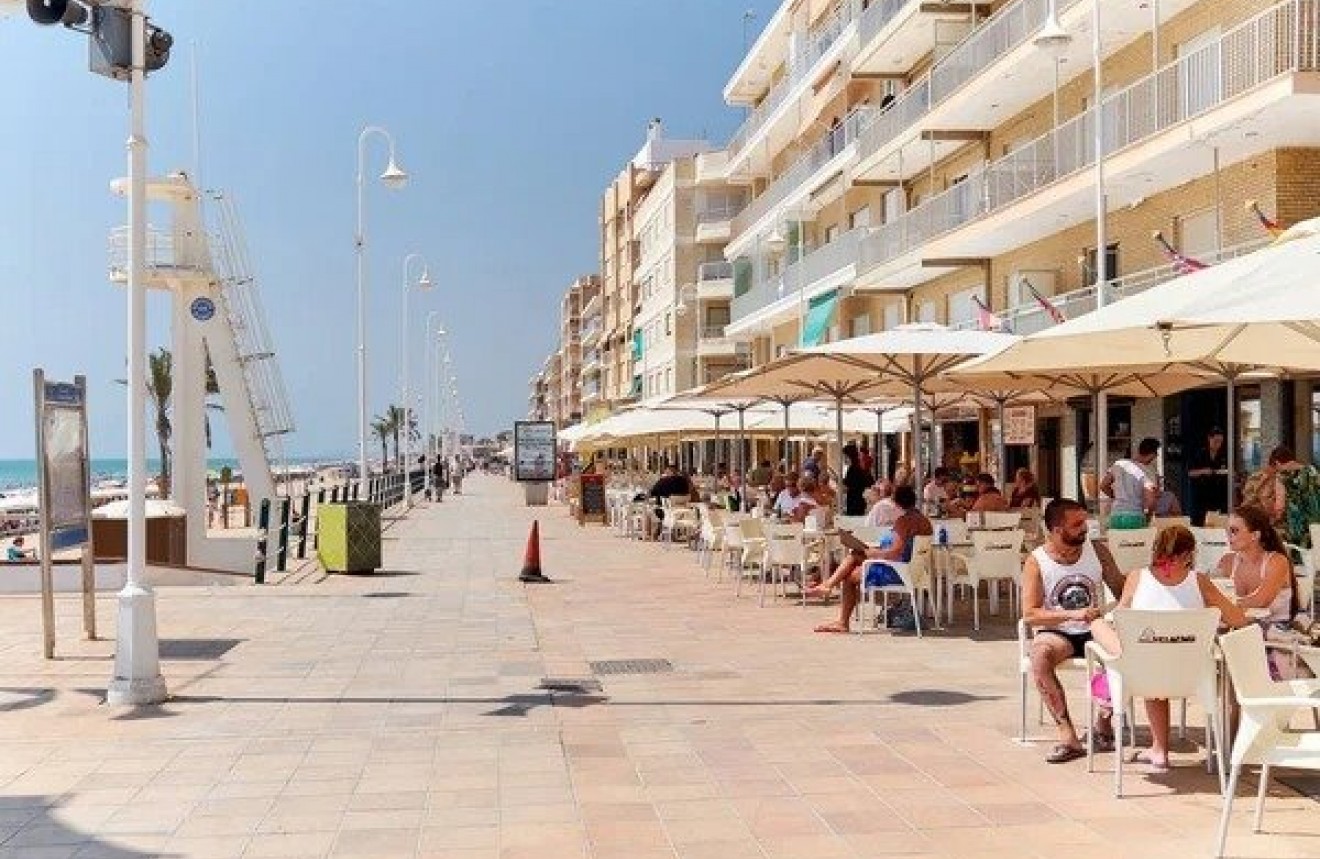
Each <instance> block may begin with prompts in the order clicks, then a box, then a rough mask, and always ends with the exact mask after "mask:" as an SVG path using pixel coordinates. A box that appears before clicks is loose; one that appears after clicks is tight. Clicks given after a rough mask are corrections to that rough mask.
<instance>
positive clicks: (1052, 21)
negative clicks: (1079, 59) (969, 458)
mask: <svg viewBox="0 0 1320 859" xmlns="http://www.w3.org/2000/svg"><path fill="white" fill-rule="evenodd" d="M1034 41H1035V44H1036V47H1038V48H1041V49H1043V50H1046V51H1050V52H1051V53H1052V54H1053V55H1054V56H1055V64H1056V68H1057V63H1058V56H1059V55H1060V54H1062V53H1063V52H1064V51H1065V50H1067V48H1068V45H1069V43H1070V42H1071V41H1072V36H1071V35H1070V34H1069V33H1068V32H1067V31H1066V30H1064V29H1063V27H1062V25H1060V24H1059V17H1058V12H1057V9H1056V6H1055V3H1054V0H1051V2H1050V10H1049V16H1048V17H1047V18H1046V20H1045V24H1044V25H1043V26H1042V27H1041V29H1040V32H1039V33H1037V34H1036V38H1035V40H1034ZM1103 54H1104V46H1103V44H1102V43H1101V39H1100V0H1091V87H1092V89H1091V107H1092V110H1094V112H1095V116H1094V118H1093V122H1092V125H1093V131H1094V133H1095V139H1094V143H1093V145H1094V147H1095V164H1094V177H1095V178H1094V184H1095V306H1096V307H1097V308H1100V307H1104V306H1105V304H1106V302H1107V296H1106V295H1105V286H1106V284H1107V283H1108V281H1109V276H1110V271H1109V238H1108V233H1107V229H1106V224H1105V215H1106V211H1105V210H1106V208H1107V199H1106V194H1105V114H1104V78H1103V74H1102V69H1101V65H1100V64H1101V61H1102V60H1103V58H1104V57H1103ZM1054 133H1055V134H1056V135H1057V134H1058V125H1057V123H1056V125H1055V129H1054ZM1056 166H1057V165H1056ZM1095 436H1096V437H1095V479H1096V486H1097V487H1098V486H1099V484H1100V479H1101V475H1102V471H1103V469H1104V468H1105V467H1106V463H1107V462H1108V461H1109V397H1108V395H1107V394H1105V392H1104V391H1100V392H1098V393H1096V395H1095ZM1096 512H1097V513H1099V512H1100V499H1099V497H1097V498H1096ZM1103 525H1104V523H1103V522H1102V523H1101V526H1102V527H1103Z"/></svg>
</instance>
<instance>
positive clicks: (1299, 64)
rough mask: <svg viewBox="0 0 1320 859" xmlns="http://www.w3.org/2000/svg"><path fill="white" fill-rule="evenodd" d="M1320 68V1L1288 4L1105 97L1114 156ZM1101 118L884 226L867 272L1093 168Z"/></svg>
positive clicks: (1044, 141)
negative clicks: (1279, 80) (1275, 82)
mask: <svg viewBox="0 0 1320 859" xmlns="http://www.w3.org/2000/svg"><path fill="white" fill-rule="evenodd" d="M1317 69H1320V0H1286V2H1284V3H1281V4H1279V5H1277V6H1275V7H1273V8H1271V9H1268V10H1266V11H1265V12H1262V13H1261V14H1259V15H1257V16H1256V17H1254V18H1251V19H1250V20H1248V21H1246V22H1244V23H1243V24H1241V25H1239V26H1238V27H1235V28H1234V29H1232V30H1230V31H1228V32H1227V33H1225V34H1224V35H1223V36H1221V37H1220V39H1219V40H1218V41H1217V42H1213V43H1211V44H1209V45H1206V46H1205V47H1203V48H1201V49H1200V50H1198V51H1195V52H1193V53H1191V54H1188V55H1187V56H1184V57H1181V58H1179V59H1178V60H1176V61H1175V62H1173V63H1170V64H1169V65H1167V66H1165V67H1164V68H1162V69H1160V70H1158V71H1157V72H1155V73H1153V74H1150V75H1147V76H1146V77H1144V78H1141V79H1140V80H1138V81H1136V82H1135V83H1133V84H1131V85H1129V86H1127V87H1126V88H1124V89H1122V90H1120V91H1118V92H1116V93H1114V94H1112V95H1110V96H1109V97H1107V98H1106V99H1104V101H1103V102H1102V103H1101V105H1100V109H1101V110H1103V111H1104V138H1105V141H1104V150H1105V156H1106V157H1109V156H1111V155H1113V154H1114V153H1116V152H1119V151H1121V150H1123V149H1125V148H1127V147H1129V146H1134V145H1136V144H1139V143H1142V142H1144V141H1146V140H1148V139H1149V138H1151V137H1154V136H1155V135H1157V134H1160V133H1162V132H1164V131H1166V130H1168V129H1170V128H1172V127H1173V126H1175V125H1177V124H1179V123H1182V122H1185V121H1186V120H1188V119H1192V118H1194V117H1196V116H1198V115H1201V114H1203V113H1206V112H1208V111H1210V110H1212V109H1214V108H1217V107H1219V106H1220V105H1222V104H1224V103H1225V102H1227V101H1229V100H1231V99H1233V98H1236V97H1238V96H1240V95H1242V94H1244V93H1246V92H1247V91H1248V90H1251V89H1253V88H1254V87H1257V86H1259V85H1261V84H1263V83H1265V82H1267V81H1269V80H1271V79H1273V78H1276V77H1278V76H1279V75H1282V74H1287V73H1290V72H1297V71H1313V70H1317ZM1094 117H1095V110H1094V109H1092V110H1089V111H1087V112H1086V113H1083V114H1079V115H1078V116H1076V117H1073V118H1072V119H1070V120H1068V121H1067V122H1065V123H1063V124H1062V125H1060V126H1058V127H1057V128H1054V129H1052V130H1051V131H1049V132H1047V133H1045V134H1044V135H1042V136H1041V137H1039V138H1037V139H1035V140H1033V141H1031V142H1030V143H1027V144H1024V145H1023V146H1021V147H1019V148H1018V149H1016V150H1014V151H1012V152H1010V153H1009V154H1008V155H1006V156H1004V157H1003V158H1000V159H999V160H997V161H994V162H992V163H990V164H989V165H987V166H985V167H984V168H982V169H981V170H979V171H977V172H976V173H973V174H972V175H971V176H969V177H968V178H967V180H966V181H964V182H960V183H959V184H957V185H955V186H953V187H952V188H950V189H948V190H947V191H945V192H943V193H942V194H939V195H936V196H934V197H932V198H930V199H929V200H927V201H926V202H924V203H923V204H921V205H920V206H918V207H917V208H915V209H913V210H911V211H910V212H907V213H906V214H904V215H902V216H901V217H899V218H896V219H895V220H894V221H891V222H890V223H887V224H885V225H884V226H882V227H880V228H878V229H877V230H875V231H874V233H873V234H872V235H871V237H869V238H868V239H867V240H866V242H865V243H864V246H863V253H862V257H863V258H862V267H863V270H869V269H870V268H873V267H875V266H877V265H882V264H884V263H886V262H889V261H890V260H893V259H896V258H898V257H900V256H902V255H903V254H905V253H908V252H910V251H912V250H914V249H916V248H917V247H918V246H920V245H921V244H923V243H925V242H927V241H929V240H930V239H932V238H934V237H936V236H939V235H942V234H944V233H947V232H950V231H952V230H955V229H957V228H959V227H961V226H964V225H966V224H969V223H972V222H974V221H976V220H978V219H980V218H982V217H985V216H986V215H989V214H992V213H994V212H997V211H1000V210H1002V209H1004V208H1006V207H1008V206H1010V205H1012V204H1013V203H1016V202H1017V201H1019V200H1021V199H1022V198H1024V197H1026V196H1028V195H1030V194H1033V193H1035V192H1037V191H1039V190H1041V189H1043V188H1046V187H1048V186H1049V185H1052V184H1054V183H1055V182H1058V181H1061V180H1063V179H1067V178H1069V177H1071V176H1075V175H1077V174H1078V173H1080V172H1081V171H1083V170H1085V169H1087V168H1089V167H1091V166H1093V165H1094V164H1095V142H1094V139H1095V131H1094V122H1095V119H1094Z"/></svg>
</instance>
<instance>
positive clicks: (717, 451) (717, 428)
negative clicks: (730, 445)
mask: <svg viewBox="0 0 1320 859" xmlns="http://www.w3.org/2000/svg"><path fill="white" fill-rule="evenodd" d="M703 450H704V446H703ZM723 461H724V460H722V459H720V414H719V413H718V412H716V413H715V467H716V468H719V465H720V463H721V462H723Z"/></svg>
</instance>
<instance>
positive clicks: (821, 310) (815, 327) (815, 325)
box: [799, 289, 839, 346]
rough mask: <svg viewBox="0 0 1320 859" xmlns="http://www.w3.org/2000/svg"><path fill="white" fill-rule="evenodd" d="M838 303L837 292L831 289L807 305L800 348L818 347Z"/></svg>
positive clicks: (822, 340) (822, 341) (827, 329)
mask: <svg viewBox="0 0 1320 859" xmlns="http://www.w3.org/2000/svg"><path fill="white" fill-rule="evenodd" d="M838 303H839V290H837V289H833V290H830V291H829V292H826V293H824V294H822V295H818V296H816V297H815V298H813V299H811V302H810V303H809V304H808V305H807V318H806V320H805V321H804V322H803V323H802V343H801V344H799V345H801V346H819V345H820V344H821V343H824V342H825V334H826V333H827V332H828V331H829V330H830V323H831V322H833V321H834V308H835V306H836V305H837V304H838Z"/></svg>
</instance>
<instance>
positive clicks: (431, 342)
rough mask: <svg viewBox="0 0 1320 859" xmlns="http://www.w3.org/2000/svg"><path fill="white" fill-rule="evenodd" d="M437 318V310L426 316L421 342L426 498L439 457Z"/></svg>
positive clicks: (438, 336)
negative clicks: (424, 382) (437, 442)
mask: <svg viewBox="0 0 1320 859" xmlns="http://www.w3.org/2000/svg"><path fill="white" fill-rule="evenodd" d="M439 318H440V312H439V311H438V310H432V311H431V312H429V313H427V314H426V336H425V337H424V338H423V341H422V342H423V344H424V347H425V349H424V352H423V354H424V355H425V360H426V397H425V398H424V400H425V404H426V415H425V417H424V419H423V421H422V435H423V438H424V439H425V444H426V462H427V466H426V489H427V496H428V497H430V494H431V490H432V489H434V485H433V484H432V481H431V472H432V470H433V469H432V465H433V463H432V461H431V460H432V458H433V457H438V456H439V445H438V444H434V443H433V442H435V441H436V436H435V420H436V416H437V415H438V414H439V409H440V402H439V399H440V398H439V379H440V368H439V366H438V364H439V361H440V355H439V352H440V345H439V344H440V337H442V336H443V335H444V329H443V328H441V329H439V330H438V331H437V330H436V328H435V321H436V320H437V319H439Z"/></svg>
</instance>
